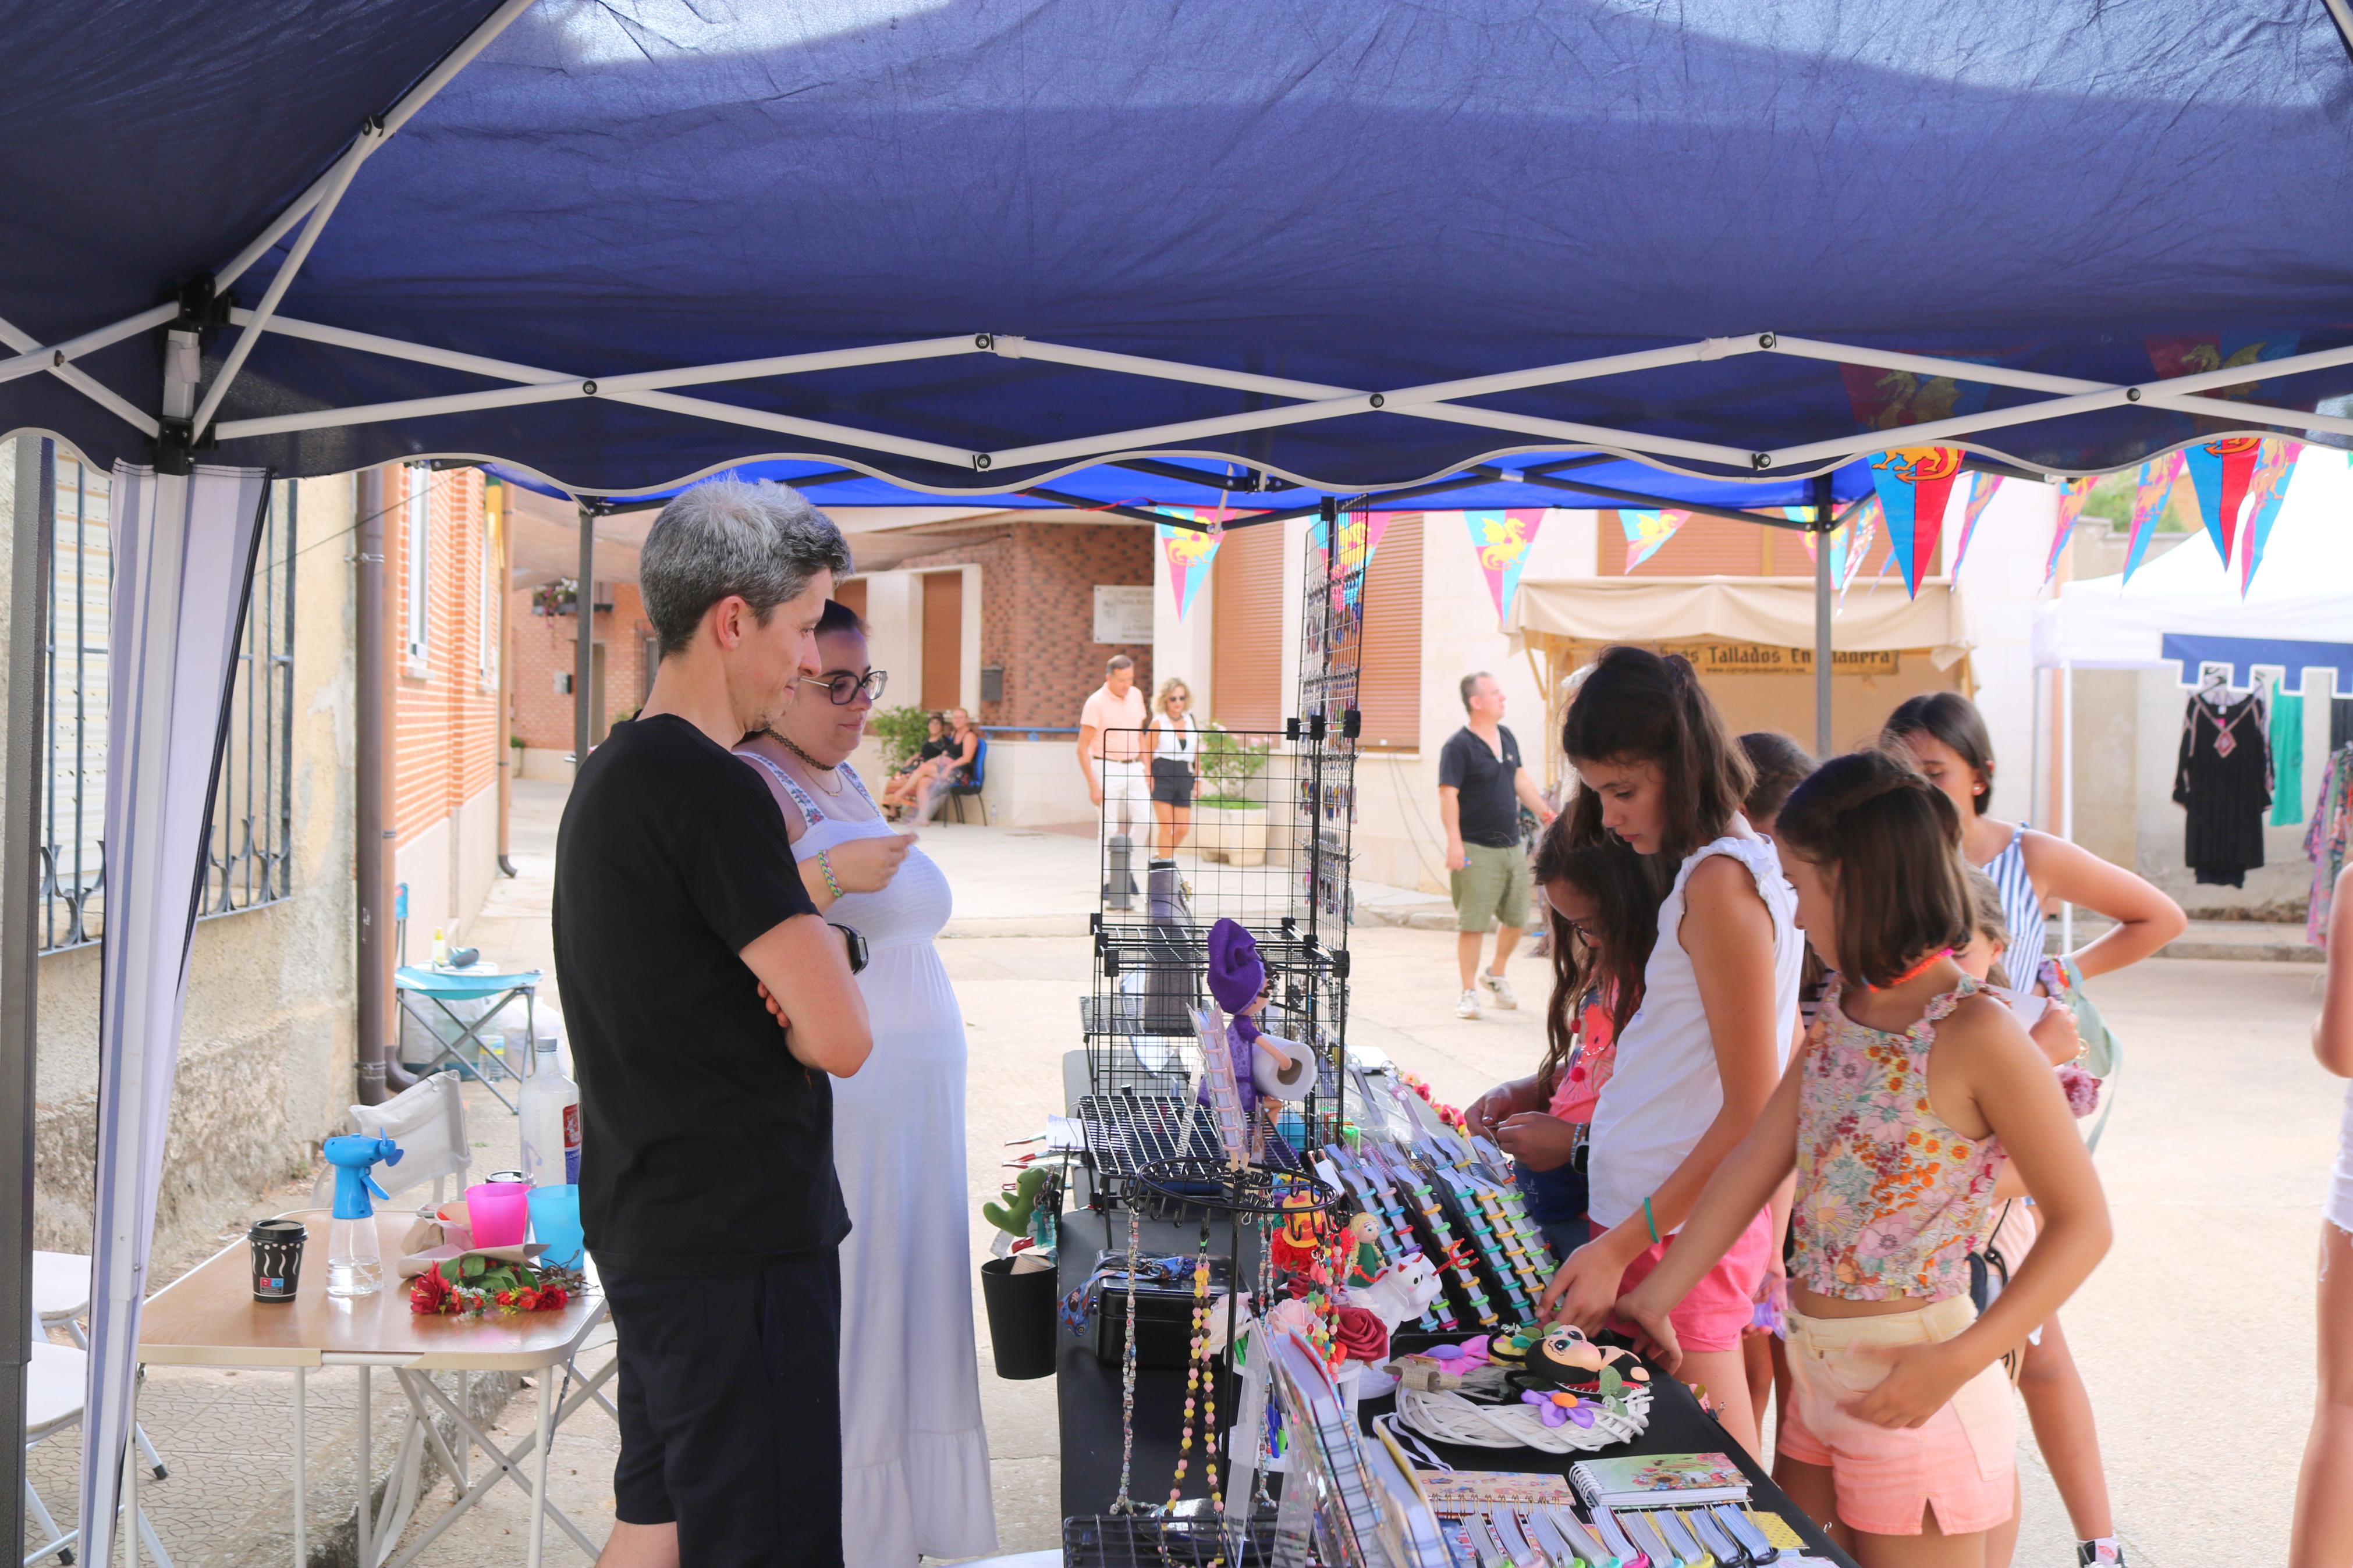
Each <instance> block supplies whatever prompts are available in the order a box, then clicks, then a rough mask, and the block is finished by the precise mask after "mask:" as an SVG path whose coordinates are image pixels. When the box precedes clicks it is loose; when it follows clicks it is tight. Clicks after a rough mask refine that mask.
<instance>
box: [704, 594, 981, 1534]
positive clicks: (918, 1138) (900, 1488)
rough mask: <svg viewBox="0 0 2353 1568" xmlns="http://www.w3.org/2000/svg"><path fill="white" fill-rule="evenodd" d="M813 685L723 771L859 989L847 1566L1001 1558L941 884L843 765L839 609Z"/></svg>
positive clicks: (845, 1478) (847, 1161)
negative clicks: (854, 945)
mask: <svg viewBox="0 0 2353 1568" xmlns="http://www.w3.org/2000/svg"><path fill="white" fill-rule="evenodd" d="M817 643H818V654H819V656H820V658H821V661H822V663H823V666H824V671H825V673H824V674H823V675H822V676H820V677H818V679H810V680H805V681H804V683H803V684H802V686H801V687H800V689H799V690H798V691H797V694H796V695H795V697H794V699H793V700H792V703H791V705H790V706H789V707H788V708H787V709H786V712H785V714H784V716H783V717H782V718H781V719H780V720H779V721H778V729H777V730H776V731H771V732H769V733H767V734H765V735H757V736H754V737H752V738H751V739H749V740H747V741H745V742H744V744H743V745H742V746H741V747H739V748H738V749H737V754H738V755H739V756H742V757H744V760H745V761H746V762H748V763H753V764H754V765H755V766H756V767H757V768H758V769H759V771H760V774H761V776H762V777H763V778H764V779H765V780H766V781H767V784H768V787H769V790H770V792H771V793H772V794H774V795H776V804H777V805H778V807H779V808H781V809H782V810H783V812H784V814H785V830H786V833H787V834H788V835H790V836H791V837H792V840H793V853H794V856H795V858H797V860H798V861H799V862H800V868H801V880H802V881H803V883H805V884H806V885H807V889H808V891H809V894H810V896H811V897H812V898H813V899H815V900H816V901H817V905H818V909H819V910H822V911H823V912H824V914H825V917H826V919H828V920H829V921H833V922H834V923H835V924H837V925H845V926H848V927H849V928H850V929H852V930H853V931H857V932H858V933H859V934H860V936H863V937H864V938H865V939H866V943H867V949H868V953H869V956H868V959H867V964H866V969H865V972H864V973H861V974H860V976H859V977H858V978H859V984H860V988H861V989H862V990H863V991H864V992H865V994H866V1009H867V1013H868V1016H869V1017H870V1018H871V1021H872V1025H873V1030H874V1052H873V1055H871V1057H869V1058H867V1060H866V1066H865V1067H864V1068H863V1069H861V1070H860V1072H859V1073H858V1075H857V1076H856V1077H854V1078H847V1079H839V1080H837V1081H836V1082H835V1084H834V1086H833V1161H834V1165H835V1167H836V1169H837V1170H839V1173H840V1176H841V1195H842V1200H843V1201H844V1202H845V1203H846V1204H848V1205H849V1219H850V1225H851V1229H850V1233H849V1240H848V1241H847V1242H845V1243H843V1244H842V1248H841V1468H842V1499H841V1536H842V1542H843V1543H844V1548H845V1552H846V1558H845V1562H846V1568H913V1563H914V1562H915V1558H916V1555H917V1553H922V1554H923V1555H924V1556H927V1557H973V1556H978V1555H981V1554H984V1553H987V1552H994V1551H995V1550H996V1549H997V1519H996V1512H995V1510H994V1508H993V1506H992V1505H991V1502H990V1499H989V1488H988V1435H987V1432H986V1431H985V1430H984V1429H983V1427H982V1426H981V1418H980V1373H979V1369H978V1366H977V1365H976V1359H975V1352H974V1337H973V1323H972V1288H971V1279H972V1253H971V1233H970V1225H971V1216H970V1214H969V1212H968V1210H969V1206H970V1200H969V1195H968V1194H967V1193H966V1192H965V1159H964V1085H965V1037H964V1011H963V1009H962V1008H961V1007H960V1006H958V1005H957V1004H956V996H955V989H954V988H953V987H952V986H950V984H948V976H947V970H946V968H945V967H944V965H943V964H942V963H940V955H939V952H938V950H937V949H935V948H934V946H933V945H932V939H933V938H934V937H935V936H937V935H938V934H939V931H940V928H941V927H942V926H944V925H945V924H946V923H947V918H948V909H949V898H948V881H947V878H946V877H945V876H944V874H943V873H942V872H941V870H940V868H939V867H938V866H937V865H936V864H935V863H934V861H933V860H932V859H931V858H929V857H927V856H926V855H924V854H923V851H922V850H920V849H917V848H915V847H913V846H914V839H913V837H912V836H907V835H902V834H900V833H898V832H896V831H895V830H894V829H892V826H890V824H888V823H886V822H885V821H883V820H882V814H881V811H880V810H879V809H877V807H876V806H875V805H874V802H873V800H872V799H871V797H869V796H868V795H867V793H866V786H865V784H863V783H861V782H860V780H859V777H858V774H857V773H856V772H855V771H854V770H853V769H851V768H850V767H849V765H848V759H849V753H850V752H852V751H853V750H855V749H856V748H857V745H858V740H859V736H860V733H861V732H862V731H864V729H865V726H866V715H867V712H868V710H871V708H872V707H873V706H874V700H875V699H876V698H877V697H879V696H881V688H882V672H881V671H880V670H870V669H869V668H868V667H867V650H866V633H865V628H864V627H863V626H861V625H860V622H859V620H858V617H857V616H855V615H853V614H852V613H851V612H850V611H849V609H847V608H845V607H844V606H843V605H839V604H828V605H826V607H825V618H824V619H823V620H821V621H819V622H818V633H817Z"/></svg>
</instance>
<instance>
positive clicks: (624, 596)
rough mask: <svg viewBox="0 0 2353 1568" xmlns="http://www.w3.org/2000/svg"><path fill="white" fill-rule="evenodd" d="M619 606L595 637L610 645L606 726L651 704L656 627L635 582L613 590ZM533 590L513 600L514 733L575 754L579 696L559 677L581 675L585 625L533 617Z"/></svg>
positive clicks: (599, 619) (600, 620)
mask: <svg viewBox="0 0 2353 1568" xmlns="http://www.w3.org/2000/svg"><path fill="white" fill-rule="evenodd" d="M607 592H608V593H609V594H611V595H612V599H613V607H612V608H611V609H609V610H599V611H597V612H596V622H595V625H594V627H593V628H592V635H593V636H594V637H596V640H597V641H598V642H600V643H602V644H604V645H605V720H606V722H607V724H608V725H609V724H610V723H611V722H612V721H614V720H616V719H621V718H626V717H627V716H628V715H629V714H631V713H634V712H636V711H637V710H638V706H639V705H640V704H641V703H643V702H644V701H645V691H646V679H647V670H646V655H645V646H646V639H647V638H648V637H651V636H653V623H651V622H650V621H649V620H647V619H646V611H645V601H644V600H643V599H641V598H639V597H638V585H637V584H635V583H614V584H607ZM531 598H532V591H531V590H530V589H528V588H518V589H516V590H514V591H513V592H512V593H511V594H509V595H507V624H508V625H509V626H511V627H512V639H511V641H510V642H509V644H508V649H509V657H511V658H512V659H513V660H514V710H513V713H512V733H513V734H514V735H516V736H517V737H519V738H520V739H521V740H522V743H523V744H524V745H526V746H531V747H534V748H544V749H546V750H549V751H556V752H568V751H570V750H571V749H572V697H571V694H570V693H569V692H567V691H565V690H562V689H560V687H561V685H562V682H561V681H559V680H558V679H557V678H558V677H560V676H561V677H568V676H570V675H571V674H572V672H573V669H574V668H575V664H574V660H575V657H576V653H577V648H578V644H579V637H580V623H579V622H578V621H576V620H575V619H574V618H573V617H572V616H536V615H533V614H532V607H531Z"/></svg>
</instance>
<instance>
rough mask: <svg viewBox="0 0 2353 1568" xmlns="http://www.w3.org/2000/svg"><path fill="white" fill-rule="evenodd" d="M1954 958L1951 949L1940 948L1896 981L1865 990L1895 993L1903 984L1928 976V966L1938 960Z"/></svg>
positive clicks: (1866, 987)
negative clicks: (1924, 975)
mask: <svg viewBox="0 0 2353 1568" xmlns="http://www.w3.org/2000/svg"><path fill="white" fill-rule="evenodd" d="M1952 956H1953V950H1952V949H1951V948H1949V947H1940V948H1938V949H1937V950H1936V952H1932V953H1930V954H1929V955H1928V956H1927V957H1926V958H1924V959H1922V960H1921V961H1920V962H1919V963H1915V964H1914V965H1913V966H1912V967H1911V968H1909V969H1907V970H1905V972H1904V973H1901V974H1899V975H1896V976H1895V977H1894V979H1892V980H1890V981H1888V983H1887V984H1884V985H1866V986H1864V987H1863V989H1864V990H1866V991H1893V990H1894V989H1895V988H1896V987H1897V986H1898V985H1901V984H1904V983H1905V981H1907V980H1917V979H1918V978H1919V977H1920V976H1921V975H1923V974H1926V973H1927V972H1928V966H1929V965H1930V964H1932V963H1936V961H1937V960H1938V959H1940V958H1950V957H1952Z"/></svg>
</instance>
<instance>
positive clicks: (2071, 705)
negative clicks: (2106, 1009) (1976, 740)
mask: <svg viewBox="0 0 2353 1568" xmlns="http://www.w3.org/2000/svg"><path fill="white" fill-rule="evenodd" d="M2059 691H2060V698H2059V837H2062V838H2064V839H2065V840H2066V841H2067V842H2068V843H2070V844H2073V843H2074V842H2075V661H2074V660H2073V659H2072V658H2070V659H2063V660H2061V661H2060V665H2059ZM2059 947H2060V951H2062V952H2074V951H2075V906H2074V905H2073V904H2061V905H2060V906H2059Z"/></svg>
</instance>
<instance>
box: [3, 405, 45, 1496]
mask: <svg viewBox="0 0 2353 1568" xmlns="http://www.w3.org/2000/svg"><path fill="white" fill-rule="evenodd" d="M46 446H47V443H45V442H43V441H42V440H41V439H40V438H39V437H33V436H22V437H17V439H16V497H15V500H16V510H15V513H14V516H13V518H12V520H11V526H10V528H9V529H8V538H9V540H10V542H11V547H10V552H9V571H8V634H7V636H8V684H7V702H8V706H7V717H6V719H5V734H6V737H7V739H6V743H5V744H6V752H5V764H0V765H5V776H6V784H5V789H6V795H5V799H0V1181H5V1182H6V1183H7V1184H8V1185H9V1186H10V1187H12V1188H13V1189H14V1191H13V1192H12V1193H11V1194H9V1197H8V1199H7V1201H5V1202H0V1322H6V1323H12V1324H15V1325H16V1328H15V1331H14V1333H13V1337H12V1338H11V1339H10V1340H9V1341H8V1342H7V1343H8V1350H7V1352H6V1353H5V1354H0V1421H14V1422H15V1423H16V1427H15V1428H14V1429H15V1430H17V1431H22V1430H23V1429H24V1425H25V1368H26V1363H27V1362H29V1361H30V1360H31V1358H32V1350H31V1346H30V1343H29V1340H28V1336H27V1332H26V1325H27V1324H29V1323H30V1322H31V1321H32V1320H33V1303H32V1280H33V1097H34V1070H33V1068H34V1058H35V1047H36V1043H37V1036H38V1024H39V1008H38V991H37V984H38V978H39V956H40V955H39V946H40V942H39V939H38V937H37V934H36V932H35V931H34V921H35V920H36V918H37V910H38V909H39V903H40V900H39V896H38V889H39V885H40V851H41V805H40V788H41V767H40V757H39V754H38V752H39V747H40V737H41V711H42V707H41V675H42V668H41V667H42V655H43V651H44V647H45V644H46V642H47V637H45V635H44V634H45V632H46V631H47V626H46V625H45V624H44V623H45V620H46V615H47V607H48V594H47V586H48V582H49V548H50V540H51V536H52V533H53V531H54V528H55V517H56V512H55V508H54V507H53V506H52V505H51V504H50V495H49V489H50V487H49V482H48V481H49V472H50V468H49V463H50V461H51V459H50V458H49V455H48V453H47V451H45V450H44V449H43V448H44V447H46ZM0 1468H5V1469H9V1470H14V1471H15V1472H16V1473H15V1474H14V1475H0V1540H7V1541H12V1542H13V1541H17V1540H21V1539H22V1538H23V1535H24V1528H25V1449H24V1446H23V1445H22V1444H21V1443H18V1442H16V1441H15V1440H13V1439H12V1440H10V1441H8V1442H6V1443H0Z"/></svg>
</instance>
